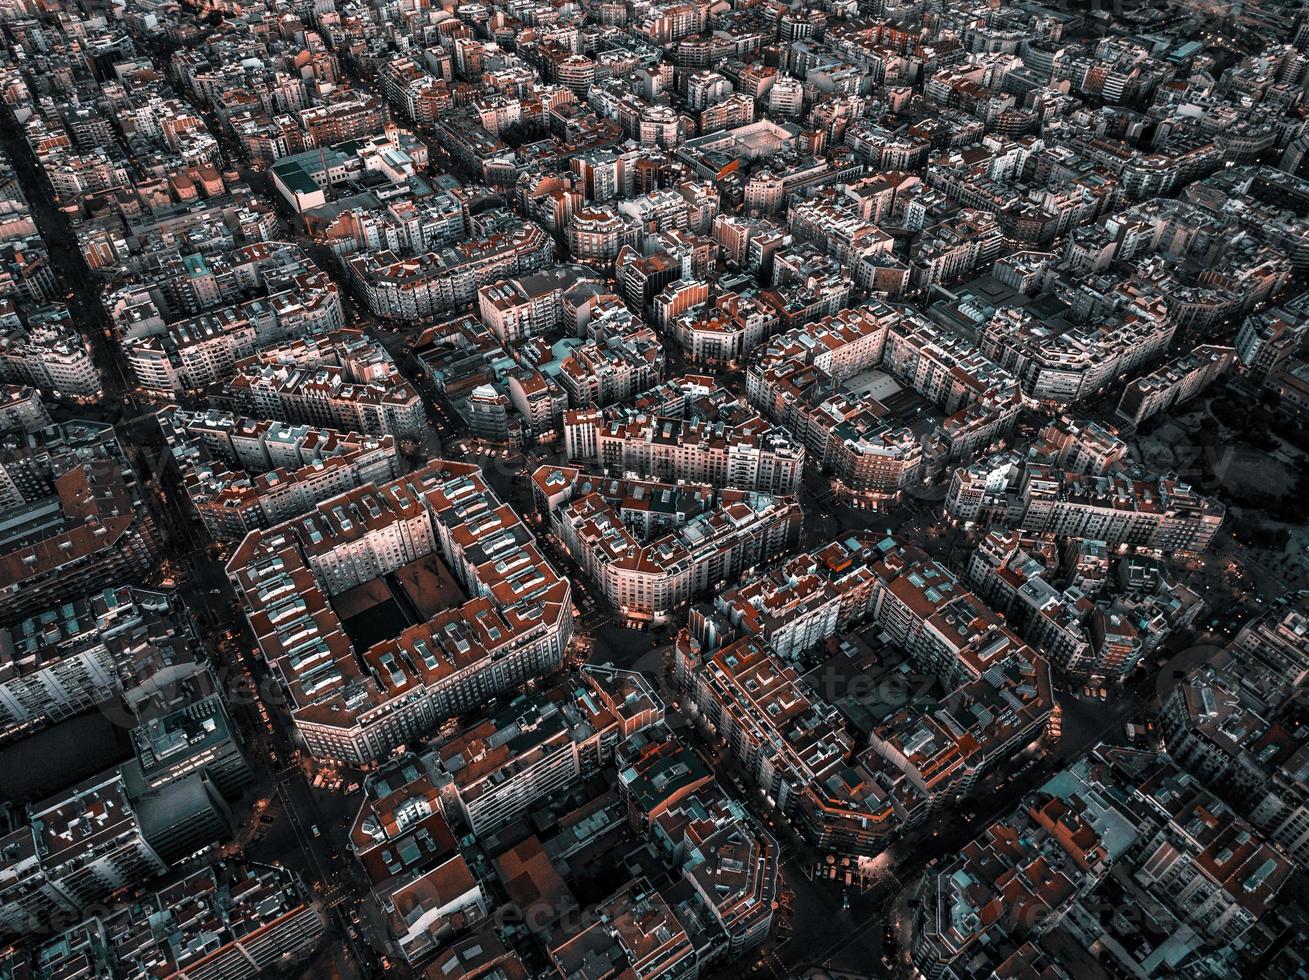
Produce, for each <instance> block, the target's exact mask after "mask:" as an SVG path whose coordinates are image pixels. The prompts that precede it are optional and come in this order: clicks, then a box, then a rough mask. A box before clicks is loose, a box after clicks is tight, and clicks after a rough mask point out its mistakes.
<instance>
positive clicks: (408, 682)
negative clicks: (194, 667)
mask: <svg viewBox="0 0 1309 980" xmlns="http://www.w3.org/2000/svg"><path fill="white" fill-rule="evenodd" d="M438 554H439V555H440V557H441V558H442V559H443V560H444V561H445V563H446V565H447V566H448V567H449V569H450V571H451V572H452V573H453V574H454V576H455V578H456V580H457V581H458V582H459V583H460V584H461V585H462V586H463V587H464V588H465V589H466V590H467V592H468V595H469V598H468V599H467V601H466V602H464V603H463V604H462V605H458V606H454V607H453V608H449V609H445V610H443V611H441V612H438V613H437V614H436V615H434V616H432V617H431V618H429V619H427V620H426V621H425V622H419V623H416V624H415V625H412V626H408V627H407V628H404V629H402V631H401V632H400V633H399V635H398V636H397V637H395V638H393V639H388V640H385V641H382V642H380V643H376V644H374V645H373V646H371V647H368V648H367V649H361V650H358V651H356V649H355V648H354V644H353V642H352V641H351V640H350V639H349V637H348V636H347V634H346V632H345V629H344V627H343V625H342V621H341V618H340V616H339V614H338V613H337V612H336V610H335V609H334V608H333V605H332V601H333V599H334V598H335V597H336V596H337V595H339V594H340V593H342V592H344V591H346V590H349V589H351V588H354V587H356V586H358V585H360V584H362V583H365V582H369V581H373V580H375V579H377V578H379V577H381V576H384V575H386V574H388V573H390V572H393V571H395V570H397V569H399V568H401V567H402V566H404V565H406V564H408V563H411V562H414V561H416V560H419V559H424V558H427V557H428V556H433V555H438ZM227 573H228V576H229V578H231V580H232V582H233V585H234V586H235V588H236V589H237V592H238V594H239V595H241V596H242V597H243V599H244V601H245V604H246V616H247V619H248V621H249V622H250V625H251V628H252V630H253V631H254V634H255V636H256V637H257V639H258V642H259V647H260V652H261V654H262V656H263V657H264V658H265V659H266V660H267V661H268V663H269V665H270V667H271V668H272V669H273V670H274V672H275V674H276V675H277V676H278V677H279V679H280V680H281V682H282V684H283V685H284V686H285V687H286V689H287V693H288V697H289V698H290V711H291V715H292V718H293V720H294V722H295V725H296V731H297V734H298V737H299V738H300V739H301V740H302V742H303V743H304V745H305V747H306V749H307V750H308V751H309V752H310V753H311V754H313V755H315V756H318V757H321V758H326V759H338V760H342V761H356V762H364V761H371V760H375V759H378V758H381V757H384V756H385V755H386V754H387V753H388V752H389V751H390V750H391V749H392V748H394V747H395V746H396V745H399V744H401V743H402V742H406V741H408V740H409V739H410V738H412V737H413V736H415V735H417V734H423V733H430V732H431V731H434V730H435V728H436V727H437V726H438V725H439V724H440V722H441V721H443V720H444V719H445V718H448V717H449V716H450V715H452V714H459V713H462V712H465V711H468V710H470V709H471V708H473V707H476V706H477V705H479V704H481V703H483V702H484V701H485V699H486V698H488V697H490V696H492V695H494V694H496V693H498V692H499V691H502V690H505V689H507V688H510V687H512V686H513V685H516V684H519V683H521V682H523V681H524V680H526V679H527V678H528V677H532V676H537V675H539V674H541V673H544V672H546V671H548V670H550V669H553V668H554V667H556V666H558V664H559V663H560V659H561V657H562V655H563V652H564V649H565V647H566V646H567V644H568V640H569V637H570V636H571V634H572V601H571V599H570V590H569V586H568V581H567V579H565V578H562V577H560V576H559V575H558V574H557V573H556V572H555V570H554V569H553V568H552V567H551V566H550V564H549V563H548V562H547V561H546V560H545V559H544V558H543V557H542V556H541V555H540V554H539V552H538V551H537V548H536V545H535V544H534V543H533V540H532V534H531V532H530V531H529V530H528V529H527V528H526V527H525V526H524V525H523V524H522V522H521V521H520V520H519V519H518V517H517V515H516V514H514V512H513V511H512V510H511V509H510V508H509V507H508V506H507V505H505V504H503V503H501V502H500V500H499V499H498V498H497V497H496V496H495V494H494V492H493V491H492V490H491V489H490V488H489V487H488V486H487V485H486V483H485V481H484V480H483V479H482V476H481V473H480V470H478V468H477V467H475V466H470V465H467V464H462V463H453V462H448V461H443V460H436V461H433V462H431V463H429V464H428V465H427V466H426V467H424V468H422V469H420V470H417V471H416V472H414V473H411V474H409V475H408V476H406V477H403V478H401V479H399V480H394V481H391V482H389V483H384V484H374V485H369V486H366V487H362V488H359V489H357V490H353V491H351V492H349V493H347V494H345V495H343V496H341V497H337V498H333V499H332V500H328V501H324V502H323V503H321V504H319V505H318V506H317V507H316V508H315V509H314V510H313V511H312V512H310V513H309V514H307V515H305V516H304V517H301V518H297V519H295V520H292V521H289V522H286V523H284V524H281V525H278V526H276V527H273V528H269V529H266V530H260V531H255V532H252V533H251V534H250V535H248V536H247V537H246V539H245V540H244V541H243V542H242V543H241V546H240V547H239V548H238V549H237V550H236V551H235V553H234V554H233V555H232V557H231V559H230V560H229V561H228V564H227Z"/></svg>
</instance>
